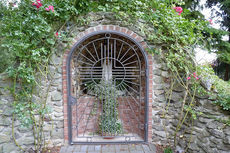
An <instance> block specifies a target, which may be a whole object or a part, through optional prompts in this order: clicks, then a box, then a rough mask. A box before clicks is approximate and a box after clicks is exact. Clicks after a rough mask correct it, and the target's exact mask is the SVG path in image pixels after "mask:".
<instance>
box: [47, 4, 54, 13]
mask: <svg viewBox="0 0 230 153" xmlns="http://www.w3.org/2000/svg"><path fill="white" fill-rule="evenodd" d="M50 10H51V11H52V12H54V7H53V6H52V5H50V6H49V7H48V8H46V11H50Z"/></svg>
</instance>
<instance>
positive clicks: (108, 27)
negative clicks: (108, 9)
mask: <svg viewBox="0 0 230 153" xmlns="http://www.w3.org/2000/svg"><path fill="white" fill-rule="evenodd" d="M102 30H103V31H105V30H110V31H116V32H121V33H124V34H126V35H128V36H130V37H132V38H133V39H135V40H136V41H137V42H138V43H139V44H140V46H142V48H143V49H144V50H145V49H146V48H147V47H148V46H147V43H146V42H144V39H143V38H142V37H140V36H139V35H138V34H136V33H135V32H133V31H131V30H129V29H128V28H124V27H120V26H115V25H99V26H96V27H91V28H89V29H87V30H85V31H84V32H81V33H79V34H78V35H77V37H76V38H75V39H74V40H73V42H72V46H74V44H76V43H77V42H78V41H79V40H81V39H82V38H83V37H85V36H87V35H88V34H90V33H93V32H100V31H102ZM70 50H71V49H67V50H66V51H65V53H64V56H63V66H62V89H63V90H62V92H63V107H64V110H63V111H64V140H65V142H68V104H67V103H68V99H67V66H66V63H67V58H68V54H69V52H70ZM148 65H149V88H148V90H149V91H148V93H149V94H148V96H149V97H148V101H149V106H148V107H149V112H148V142H151V141H152V101H153V99H152V98H153V92H152V91H153V83H152V82H153V80H152V79H153V57H152V55H149V54H148Z"/></svg>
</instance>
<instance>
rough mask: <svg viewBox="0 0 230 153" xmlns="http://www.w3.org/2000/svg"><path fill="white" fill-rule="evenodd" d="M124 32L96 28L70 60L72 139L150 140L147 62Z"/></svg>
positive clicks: (69, 90)
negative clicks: (95, 31) (148, 133)
mask: <svg viewBox="0 0 230 153" xmlns="http://www.w3.org/2000/svg"><path fill="white" fill-rule="evenodd" d="M146 61H147V60H146V56H145V53H144V51H143V49H142V48H141V47H140V46H139V44H138V43H137V42H136V41H135V40H133V39H132V38H129V37H128V36H126V35H124V34H122V33H117V32H116V33H115V32H111V31H104V32H100V33H94V34H92V35H89V36H88V37H85V38H83V39H82V40H81V41H80V42H79V43H77V44H76V45H75V46H74V47H73V49H72V51H71V53H70V54H69V58H68V61H67V66H68V67H67V69H68V104H69V105H68V112H69V114H68V120H69V140H70V142H71V143H121V142H126V143H136V142H144V141H147V112H148V111H147V109H148V104H147V103H148V102H147V86H148V81H147V80H148V79H147V75H146V74H148V72H147V62H146Z"/></svg>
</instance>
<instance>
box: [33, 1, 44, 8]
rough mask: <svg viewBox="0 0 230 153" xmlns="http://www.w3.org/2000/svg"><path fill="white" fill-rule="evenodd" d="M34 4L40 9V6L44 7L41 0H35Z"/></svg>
mask: <svg viewBox="0 0 230 153" xmlns="http://www.w3.org/2000/svg"><path fill="white" fill-rule="evenodd" d="M32 5H33V6H36V7H37V9H39V8H40V7H42V3H41V0H37V3H35V2H33V3H32Z"/></svg>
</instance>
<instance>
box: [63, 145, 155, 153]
mask: <svg viewBox="0 0 230 153" xmlns="http://www.w3.org/2000/svg"><path fill="white" fill-rule="evenodd" d="M60 153H156V147H155V145H154V144H114V145H110V144H107V145H71V146H62V147H61V150H60Z"/></svg>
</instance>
